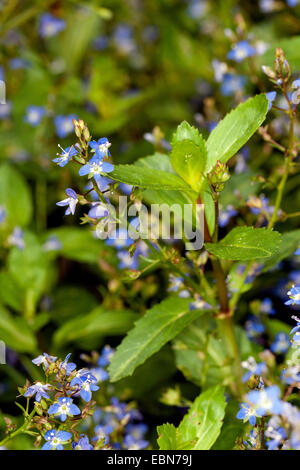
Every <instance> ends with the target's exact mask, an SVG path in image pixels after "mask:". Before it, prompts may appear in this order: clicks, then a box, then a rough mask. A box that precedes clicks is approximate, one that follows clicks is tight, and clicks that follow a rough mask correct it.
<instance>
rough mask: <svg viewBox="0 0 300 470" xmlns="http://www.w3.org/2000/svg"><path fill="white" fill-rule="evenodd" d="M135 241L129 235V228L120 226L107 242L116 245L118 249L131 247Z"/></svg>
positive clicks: (109, 244)
mask: <svg viewBox="0 0 300 470" xmlns="http://www.w3.org/2000/svg"><path fill="white" fill-rule="evenodd" d="M133 242H134V240H133V239H132V238H130V237H129V235H128V230H127V229H126V228H119V229H117V230H116V232H115V236H114V237H112V235H111V236H109V237H108V238H107V240H106V242H105V243H106V245H108V246H114V247H115V248H116V249H117V250H121V249H124V248H129V246H130V245H132V243H133Z"/></svg>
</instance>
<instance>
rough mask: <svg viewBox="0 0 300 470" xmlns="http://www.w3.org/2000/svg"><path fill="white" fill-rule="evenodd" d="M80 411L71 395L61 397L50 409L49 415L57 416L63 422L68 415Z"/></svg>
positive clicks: (78, 413) (76, 413) (73, 414)
mask: <svg viewBox="0 0 300 470" xmlns="http://www.w3.org/2000/svg"><path fill="white" fill-rule="evenodd" d="M80 413H81V411H80V409H79V408H78V406H76V405H74V403H73V400H72V398H69V397H61V398H59V399H58V401H56V402H55V403H53V405H51V406H50V408H49V410H48V414H49V415H54V416H55V417H56V416H57V417H58V418H60V420H61V421H62V422H65V421H66V419H67V417H68V416H70V417H73V416H77V415H80Z"/></svg>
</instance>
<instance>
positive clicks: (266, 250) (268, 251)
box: [205, 227, 281, 261]
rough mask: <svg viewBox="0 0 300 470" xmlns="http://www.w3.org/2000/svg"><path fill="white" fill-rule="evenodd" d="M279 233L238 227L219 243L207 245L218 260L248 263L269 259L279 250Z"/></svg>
mask: <svg viewBox="0 0 300 470" xmlns="http://www.w3.org/2000/svg"><path fill="white" fill-rule="evenodd" d="M280 241H281V235H280V233H279V232H275V231H273V230H268V229H265V228H253V227H236V228H234V229H233V230H231V232H229V233H228V235H226V237H225V238H223V239H222V240H221V241H220V242H219V243H206V244H205V247H206V249H207V250H208V251H209V252H210V253H212V254H213V255H215V256H216V257H217V258H221V259H230V260H240V261H247V260H253V259H261V258H268V257H269V256H271V255H272V254H273V253H275V252H276V251H277V250H278V247H279V244H280Z"/></svg>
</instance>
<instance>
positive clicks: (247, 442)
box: [243, 428, 258, 449]
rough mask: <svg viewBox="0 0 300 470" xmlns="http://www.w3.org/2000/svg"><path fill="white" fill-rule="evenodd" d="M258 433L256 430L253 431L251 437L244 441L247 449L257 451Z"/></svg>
mask: <svg viewBox="0 0 300 470" xmlns="http://www.w3.org/2000/svg"><path fill="white" fill-rule="evenodd" d="M257 437H258V431H257V429H256V428H254V429H251V431H250V433H249V436H247V437H246V439H245V440H244V441H243V444H244V445H245V446H246V448H247V449H255V448H256V443H257Z"/></svg>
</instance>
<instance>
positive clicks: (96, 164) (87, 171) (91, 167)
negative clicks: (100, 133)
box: [79, 154, 114, 184]
mask: <svg viewBox="0 0 300 470" xmlns="http://www.w3.org/2000/svg"><path fill="white" fill-rule="evenodd" d="M102 159H103V156H102V155H99V154H95V156H94V157H93V158H91V160H90V161H89V163H86V164H85V165H83V166H82V167H81V168H80V170H79V175H80V176H86V175H88V178H94V179H95V181H96V182H97V184H100V181H99V180H101V178H102V176H103V175H105V174H106V173H110V172H111V171H113V169H114V166H113V165H112V164H111V163H108V162H104V161H103V160H102ZM98 181H99V183H98Z"/></svg>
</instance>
